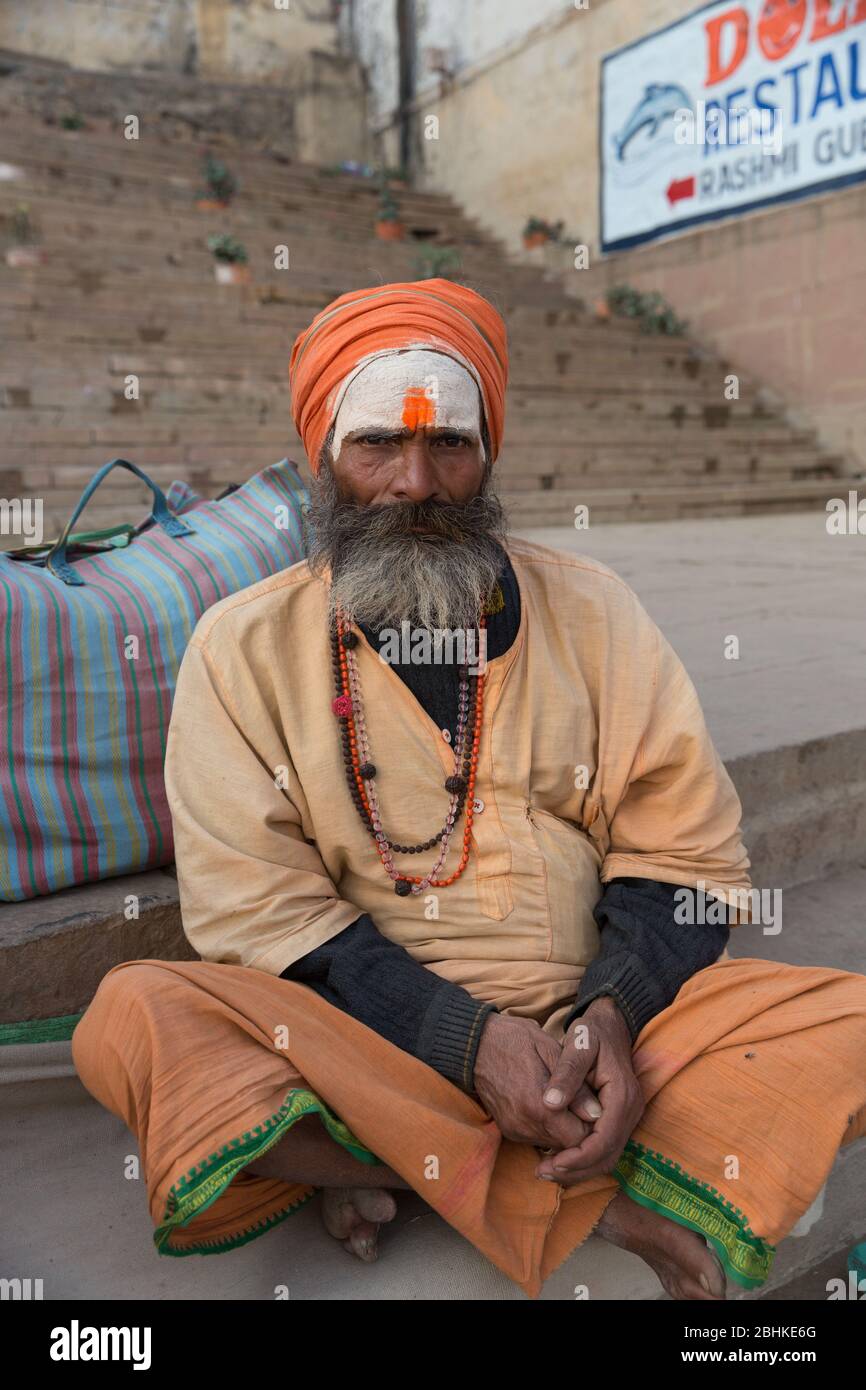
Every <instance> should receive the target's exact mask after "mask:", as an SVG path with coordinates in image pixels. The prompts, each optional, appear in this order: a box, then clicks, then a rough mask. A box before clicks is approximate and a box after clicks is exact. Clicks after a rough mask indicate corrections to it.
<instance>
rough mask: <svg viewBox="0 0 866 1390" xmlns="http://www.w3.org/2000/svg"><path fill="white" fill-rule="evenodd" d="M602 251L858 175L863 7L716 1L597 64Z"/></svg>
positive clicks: (818, 1) (864, 154)
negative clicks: (598, 77)
mask: <svg viewBox="0 0 866 1390" xmlns="http://www.w3.org/2000/svg"><path fill="white" fill-rule="evenodd" d="M600 112H601V116H600V160H601V169H600V185H601V192H600V198H601V209H600V213H601V244H602V250H604V251H614V250H621V249H624V248H625V247H628V246H636V245H638V244H639V243H640V242H643V241H651V240H652V239H653V238H655V237H658V236H661V235H663V234H664V233H667V232H674V231H677V230H681V229H683V228H685V227H694V226H696V225H697V224H698V223H701V222H709V221H712V220H714V219H716V218H720V217H731V216H732V215H735V214H737V213H741V212H747V211H750V210H752V209H754V208H760V207H766V206H767V205H768V204H770V203H780V202H785V201H787V200H790V199H793V198H804V197H807V196H808V195H809V194H814V193H824V192H827V191H828V190H829V189H832V188H838V187H841V186H842V185H844V184H851V183H857V182H860V181H861V180H863V179H866V0H740V3H731V0H715V3H713V4H709V5H705V6H704V7H703V9H700V10H697V11H696V12H695V13H694V14H691V15H688V16H686V18H684V19H681V20H678V21H676V23H674V24H670V25H668V27H667V28H666V29H662V30H659V32H658V33H655V34H649V35H647V37H646V38H643V39H639V40H638V41H637V42H636V43H633V44H630V45H629V46H628V47H627V48H621V49H619V50H618V51H617V52H616V53H611V54H608V55H607V57H605V58H604V59H603V60H602V65H601V98H600Z"/></svg>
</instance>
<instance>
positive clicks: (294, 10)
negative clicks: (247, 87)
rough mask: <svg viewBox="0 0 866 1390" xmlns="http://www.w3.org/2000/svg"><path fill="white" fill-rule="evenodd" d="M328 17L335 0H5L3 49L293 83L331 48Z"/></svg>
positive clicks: (88, 62) (96, 67)
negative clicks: (277, 2) (282, 6)
mask: <svg viewBox="0 0 866 1390" xmlns="http://www.w3.org/2000/svg"><path fill="white" fill-rule="evenodd" d="M332 15H333V7H332V4H331V0H303V4H301V3H300V0H289V5H288V9H286V10H277V9H276V8H275V6H274V0H2V3H0V47H2V48H10V49H13V50H14V51H16V52H19V53H30V54H34V55H37V56H39V57H42V58H55V59H58V60H59V61H61V62H66V63H70V64H71V65H72V66H73V67H79V68H88V69H90V70H92V71H97V72H99V71H107V70H112V69H118V68H125V67H129V68H139V69H141V68H158V69H160V70H161V71H164V72H183V71H187V72H195V73H196V74H198V75H199V76H201V77H207V78H212V79H214V80H219V79H225V80H227V81H232V82H285V81H287V80H288V81H289V82H292V81H294V80H298V79H300V78H302V76H303V69H304V66H305V64H306V62H307V60H308V58H309V55H310V53H311V51H312V50H314V49H325V50H326V51H331V52H336V49H337V45H338V29H337V25H336V23H335V22H334V19H333V17H332ZM310 16H312V18H311V17H310ZM316 16H321V19H317V18H316Z"/></svg>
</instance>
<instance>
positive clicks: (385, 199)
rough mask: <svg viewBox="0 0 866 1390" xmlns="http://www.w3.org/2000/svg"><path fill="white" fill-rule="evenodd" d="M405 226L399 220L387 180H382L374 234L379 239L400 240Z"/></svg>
mask: <svg viewBox="0 0 866 1390" xmlns="http://www.w3.org/2000/svg"><path fill="white" fill-rule="evenodd" d="M405 235H406V228H405V227H404V225H403V223H402V222H401V221H400V211H399V209H398V207H397V203H396V200H395V198H394V195H393V193H392V192H391V190H390V188H389V187H388V184H387V182H383V184H382V191H381V193H380V195H379V216H378V220H377V222H376V236H377V237H378V238H379V240H380V241H402V240H403V238H404V236H405Z"/></svg>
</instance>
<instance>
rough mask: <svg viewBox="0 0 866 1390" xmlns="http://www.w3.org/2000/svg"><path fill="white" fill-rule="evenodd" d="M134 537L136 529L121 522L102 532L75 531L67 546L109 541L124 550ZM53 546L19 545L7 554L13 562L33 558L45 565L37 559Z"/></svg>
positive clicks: (50, 543)
mask: <svg viewBox="0 0 866 1390" xmlns="http://www.w3.org/2000/svg"><path fill="white" fill-rule="evenodd" d="M134 535H135V527H134V526H133V525H132V523H131V522H129V521H119V522H118V523H117V525H116V526H106V527H105V528H104V530H102V531H73V533H72V535H71V536H67V537H66V544H67V546H69V545H72V546H75V545H87V544H90V543H91V542H94V543H95V542H96V541H109V542H110V543H111V544H112V545H113V546H115V547H116V548H122V547H124V546H127V545H129V543H130V541H131V540H132V538H133V536H134ZM53 544H54V542H53V541H40V542H39V544H38V545H18V546H16V547H15V549H14V550H7V551H6V552H5V554H6V555H8V556H9V557H10V558H11V559H13V560H18V559H22V560H25V559H29V558H30V557H31V556H33V557H34V562H35V563H43V564H44V560H43V561H38V560H37V559H36V557H38V556H39V555H40V554H41V553H44V554H47V553H48V551H49V550H50V549H51V547H52V545H53Z"/></svg>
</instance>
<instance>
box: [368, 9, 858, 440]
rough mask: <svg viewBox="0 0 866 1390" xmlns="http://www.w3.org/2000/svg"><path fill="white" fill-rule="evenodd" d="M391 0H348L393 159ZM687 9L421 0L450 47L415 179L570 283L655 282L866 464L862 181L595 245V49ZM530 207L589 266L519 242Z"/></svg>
mask: <svg viewBox="0 0 866 1390" xmlns="http://www.w3.org/2000/svg"><path fill="white" fill-rule="evenodd" d="M394 3H395V0H357V3H356V13H355V22H356V29H358V31H359V33H360V45H361V46H360V50H359V51H360V56H361V58H362V61H363V58H364V44H365V43H367V39H368V37H369V36H367V37H365V32H364V31H365V29H366V27H367V26H373V27H372V30H371V33H374V34H375V51H376V53H377V54H382V55H383V56H382V58H381V59H378V58H377V71H376V73H375V74H373V77H372V92H371V101H372V103H373V104H374V108H375V110H376V111H377V112H378V118H379V124H380V126H383V127H384V134H383V136H382V140H383V143H384V148H385V153H386V155H388V156H389V157H393V156H394V155H395V153H396V149H397V142H396V133H395V129H394V126H393V124H392V123H391V112H392V108H391V107H389V106H388V101H390V100H391V99H392V96H393V93H392V92H391V89H390V87H389V85H388V83H389V82H390V72H391V66H390V65H391V62H392V57H393V53H394V49H395V44H396V34H395V32H392V36H391V40H390V49H389V46H388V39H387V30H388V19H389V16H390V15H392V14H393V9H394ZM698 8H700V0H641V3H640V4H636V3H634V0H590V8H589V9H587V10H576V9H575V7H574V5H573V4H571V3H569V4H559V3H553V0H548V3H539V4H533V5H531V6H529V5H519V4H513V5H512V4H510V3H503V4H501V5H494V3H493V0H490V4H489V5H488V4H487V3H486V2H485V0H479V2H478V3H475V4H473V5H471V6H460V5H459V3H458V0H454V3H452V0H433V3H431V4H423V3H422V0H419V48H421V47H423V46H424V45H425V44H427V45H432V44H433V43H434V42H435V41H437V40H438V41H439V42H440V45H441V46H442V47H445V48H447V47H448V45H449V44H451V45H452V46H454V47H455V52H456V55H457V57H456V61H455V68H454V75H453V78H451V79H450V80H446V81H445V82H444V83H443V82H441V81H440V80H439V79H431V78H429V77H425V76H424V75H423V74H422V73H420V70H419V85H418V100H417V103H416V107H417V115H416V118H415V133H416V140H415V148H416V150H417V152H418V157H419V161H420V181H421V183H422V185H424V186H428V187H430V188H434V189H437V190H441V191H443V192H447V193H450V194H452V195H453V196H454V197H455V198H457V199H458V200H459V201H460V202H461V203H462V204H463V205H464V207H465V208H466V210H467V211H468V212H469V214H470V215H472V216H473V217H476V218H477V219H478V220H479V221H480V222H481V223H482V224H484V225H486V226H487V227H488V228H490V229H491V230H492V231H494V232H495V233H496V234H497V235H499V236H500V237H502V238H503V240H504V241H505V242H506V244H507V245H508V246H509V247H510V248H511V250H512V251H513V253H514V255H515V256H516V257H519V258H524V257H526V258H527V259H530V260H533V259H537V260H539V261H541V262H543V263H546V264H547V265H548V266H549V268H550V269H551V271H552V272H554V273H556V272H557V271H559V273H561V274H562V275H563V283H564V284H565V286H566V288H567V290H568V292H569V293H573V294H575V295H578V296H581V295H582V296H583V297H586V298H590V299H592V298H594V297H595V296H597V295H599V294H601V293H602V292H603V290H604V288H605V287H606V286H607V285H608V284H610V283H630V284H634V285H636V286H639V287H640V288H642V289H658V290H661V291H662V292H663V293H664V294H665V295H666V296H667V298H668V299H669V300H670V301H671V303H672V304H673V305H674V307H675V309H676V310H677V311H678V313H679V314H680V316H681V317H684V318H687V319H688V320H689V321H690V324H691V326H692V329H693V331H694V332H695V334H696V335H697V336H698V337H699V338H701V339H702V340H703V341H705V342H706V343H708V344H709V345H711V346H713V347H715V348H716V349H718V350H720V351H721V352H722V353H723V354H725V355H726V356H727V357H728V358H729V359H730V361H731V362H732V364H733V365H734V368H735V369H736V367H737V366H739V367H740V368H741V370H742V371H743V372H744V373H748V374H749V375H750V376H751V377H753V378H754V379H756V380H758V381H759V382H762V383H763V384H765V385H766V386H768V387H769V388H771V389H772V390H774V391H775V392H777V393H778V394H779V395H780V396H781V397H782V398H783V399H784V400H785V401H786V403H788V404H789V405H790V406H791V407H792V408H793V414H794V415H795V416H796V414H797V413H798V412H799V414H800V415H801V417H802V418H803V421H804V423H806V422H807V421H810V422H812V423H815V424H817V425H818V426H819V427H820V428H821V430H822V433H823V435H824V438H825V440H826V442H827V443H828V444H829V445H830V446H831V447H833V448H837V449H839V450H840V451H850V452H852V453H853V454H854V455H855V457H857V458H858V459H859V460H860V461H861V462H863V463H864V465H866V444H864V440H866V392H864V389H863V383H864V381H866V333H864V331H863V327H862V325H863V321H864V318H866V237H864V236H863V230H862V229H863V215H864V211H866V194H864V192H862V191H857V190H854V191H851V190H846V191H840V192H837V193H833V194H829V195H826V196H823V197H819V198H813V199H810V200H807V201H805V202H804V203H802V204H798V205H788V206H787V207H782V208H780V209H778V210H773V209H770V210H766V211H763V212H758V213H753V214H746V215H744V216H741V217H737V218H732V219H731V220H729V221H727V222H720V223H717V224H714V225H712V226H710V227H704V228H698V229H696V230H692V231H688V232H684V233H680V234H677V235H674V236H672V237H669V238H667V239H665V240H664V241H662V242H658V243H655V244H654V245H650V246H648V247H645V248H639V249H637V250H634V251H629V252H625V253H617V254H613V255H610V256H608V257H606V258H602V257H601V255H600V252H599V250H598V240H599V229H598V192H599V189H598V80H599V65H600V60H601V58H602V56H603V55H604V54H605V53H608V52H610V51H611V50H613V49H616V48H618V47H619V46H620V45H622V44H625V43H628V42H630V41H631V40H633V39H635V38H638V37H639V36H640V35H642V34H646V33H650V32H652V31H653V30H655V29H658V28H661V27H663V26H664V25H665V24H667V23H669V22H670V21H671V20H672V19H675V18H678V17H680V16H682V15H686V14H691V13H693V12H694V11H695V10H697V9H698ZM464 10H465V11H466V15H467V18H466V22H465V24H461V21H460V18H459V17H460V15H461V13H462V12H463V11H464ZM470 11H471V16H472V17H471V19H470V18H469V13H470ZM499 12H501V13H502V16H503V19H502V23H501V25H500V23H499V21H498V19H497V18H496V15H497V13H499ZM476 21H477V22H476ZM455 28H456V37H455ZM377 74H378V75H377ZM382 74H385V75H386V76H387V78H388V81H387V82H386V81H385V77H383V76H382ZM430 116H435V117H436V118H437V119H438V138H433V139H429V138H427V134H428V133H429V131H428V126H429V121H428V118H429V117H430ZM434 133H437V132H434ZM530 214H535V215H537V216H540V217H544V218H547V219H548V220H549V221H554V222H555V221H557V220H559V219H560V218H562V219H563V220H564V221H565V225H566V230H567V231H568V232H570V233H573V234H574V236H575V237H576V238H577V239H579V240H580V241H581V242H585V243H586V244H587V245H588V246H589V248H590V260H591V268H590V269H589V270H588V271H575V270H574V269H573V256H572V253H571V252H570V251H568V250H567V248H565V249H562V248H554V247H547V248H542V249H540V250H539V251H537V252H529V253H526V252H524V251H523V249H522V245H521V240H520V234H521V230H522V227H523V225H524V223H525V221H526V218H527V216H528V215H530Z"/></svg>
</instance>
